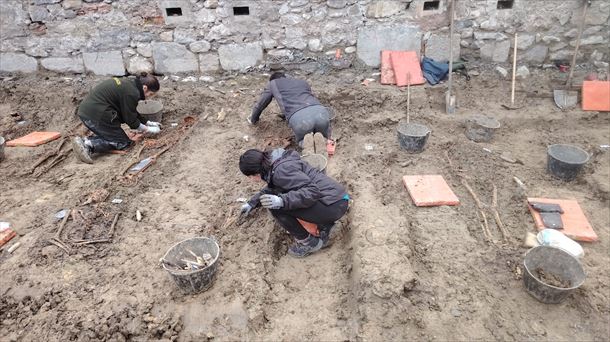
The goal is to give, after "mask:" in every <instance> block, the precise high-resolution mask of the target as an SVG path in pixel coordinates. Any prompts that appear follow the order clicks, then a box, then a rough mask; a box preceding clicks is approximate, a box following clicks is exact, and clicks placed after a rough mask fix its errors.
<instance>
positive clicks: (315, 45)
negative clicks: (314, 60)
mask: <svg viewBox="0 0 610 342" xmlns="http://www.w3.org/2000/svg"><path fill="white" fill-rule="evenodd" d="M307 47H308V48H309V51H312V52H320V51H322V50H324V46H322V42H321V41H320V40H319V39H317V38H315V39H310V40H309V42H307Z"/></svg>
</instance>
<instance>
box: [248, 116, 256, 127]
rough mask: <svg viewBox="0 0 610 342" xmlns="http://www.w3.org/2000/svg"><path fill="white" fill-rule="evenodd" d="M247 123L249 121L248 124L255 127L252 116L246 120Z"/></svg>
mask: <svg viewBox="0 0 610 342" xmlns="http://www.w3.org/2000/svg"><path fill="white" fill-rule="evenodd" d="M246 121H248V123H249V124H250V125H254V124H255V122H252V118H251V117H250V116H248V118H246Z"/></svg>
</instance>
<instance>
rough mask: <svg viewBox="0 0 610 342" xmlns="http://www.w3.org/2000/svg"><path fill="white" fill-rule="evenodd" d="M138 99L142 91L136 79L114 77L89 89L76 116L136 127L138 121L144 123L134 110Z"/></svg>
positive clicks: (141, 98)
mask: <svg viewBox="0 0 610 342" xmlns="http://www.w3.org/2000/svg"><path fill="white" fill-rule="evenodd" d="M139 100H144V91H143V90H142V85H141V84H140V82H139V81H138V80H137V79H129V78H117V77H114V78H111V79H109V80H106V81H104V82H102V83H100V84H98V85H97V86H95V87H94V88H93V89H91V92H89V95H87V97H85V99H84V100H83V102H81V104H80V106H79V107H78V116H80V117H81V118H83V119H89V120H92V121H102V122H105V123H109V124H114V125H119V126H120V124H122V123H126V124H127V125H129V127H130V128H131V129H137V128H138V127H140V123H142V124H146V120H145V119H143V118H142V116H140V115H139V114H138V112H137V111H136V107H137V106H138V101H139Z"/></svg>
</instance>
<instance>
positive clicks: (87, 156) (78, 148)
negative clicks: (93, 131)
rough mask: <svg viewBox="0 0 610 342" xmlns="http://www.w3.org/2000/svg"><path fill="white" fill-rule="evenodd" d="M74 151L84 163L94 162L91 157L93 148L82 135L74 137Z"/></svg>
mask: <svg viewBox="0 0 610 342" xmlns="http://www.w3.org/2000/svg"><path fill="white" fill-rule="evenodd" d="M72 151H73V152H74V155H75V156H76V158H78V159H79V160H80V161H82V162H83V163H87V164H93V159H91V150H90V149H89V147H88V146H87V145H85V142H84V141H83V139H82V138H81V137H74V138H72Z"/></svg>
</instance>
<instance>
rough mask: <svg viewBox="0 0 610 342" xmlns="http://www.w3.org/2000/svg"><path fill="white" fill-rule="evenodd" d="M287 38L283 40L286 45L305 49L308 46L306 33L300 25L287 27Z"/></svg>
mask: <svg viewBox="0 0 610 342" xmlns="http://www.w3.org/2000/svg"><path fill="white" fill-rule="evenodd" d="M285 36H286V39H285V40H283V43H284V45H285V46H286V47H289V48H293V49H299V50H303V49H305V48H306V47H307V42H306V41H305V39H306V38H305V36H306V33H305V31H304V30H303V29H302V28H300V27H286V33H285Z"/></svg>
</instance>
